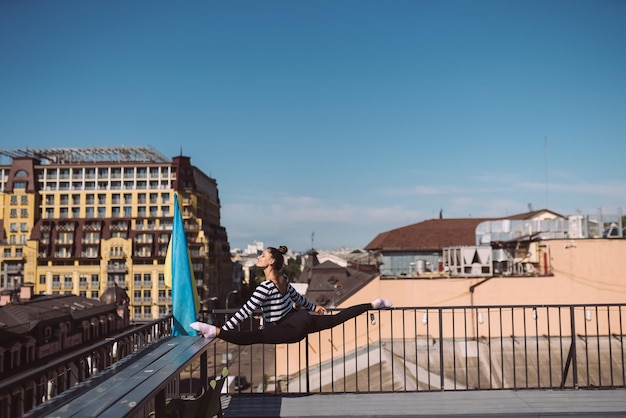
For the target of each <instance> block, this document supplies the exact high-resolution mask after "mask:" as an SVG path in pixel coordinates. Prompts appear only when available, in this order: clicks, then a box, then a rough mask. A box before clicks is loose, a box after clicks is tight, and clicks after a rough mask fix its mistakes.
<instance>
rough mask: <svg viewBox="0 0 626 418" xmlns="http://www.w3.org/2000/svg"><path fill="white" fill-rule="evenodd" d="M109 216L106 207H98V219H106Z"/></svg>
mask: <svg viewBox="0 0 626 418" xmlns="http://www.w3.org/2000/svg"><path fill="white" fill-rule="evenodd" d="M106 214H107V208H106V207H104V206H98V218H104V217H105V215H106Z"/></svg>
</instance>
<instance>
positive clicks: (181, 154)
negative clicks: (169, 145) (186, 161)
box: [180, 145, 183, 157]
mask: <svg viewBox="0 0 626 418" xmlns="http://www.w3.org/2000/svg"><path fill="white" fill-rule="evenodd" d="M180 156H181V157H182V156H183V146H182V145H181V146H180Z"/></svg>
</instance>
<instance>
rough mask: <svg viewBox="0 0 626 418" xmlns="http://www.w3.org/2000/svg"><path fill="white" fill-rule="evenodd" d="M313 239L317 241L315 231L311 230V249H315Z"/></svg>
mask: <svg viewBox="0 0 626 418" xmlns="http://www.w3.org/2000/svg"><path fill="white" fill-rule="evenodd" d="M313 241H315V231H313V232H311V249H312V250H314V249H315V247H314V246H313Z"/></svg>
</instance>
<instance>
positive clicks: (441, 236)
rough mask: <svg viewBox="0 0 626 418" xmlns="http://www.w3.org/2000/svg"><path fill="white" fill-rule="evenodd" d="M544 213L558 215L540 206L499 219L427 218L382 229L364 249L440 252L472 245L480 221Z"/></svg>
mask: <svg viewBox="0 0 626 418" xmlns="http://www.w3.org/2000/svg"><path fill="white" fill-rule="evenodd" d="M546 212H549V213H552V214H554V215H555V216H559V217H561V215H559V214H557V213H554V212H551V211H549V210H546V209H542V210H536V211H532V212H527V213H520V214H517V215H513V216H506V217H501V218H456V219H455V218H453V219H429V220H427V221H424V222H420V223H416V224H412V225H408V226H404V227H401V228H396V229H392V230H390V231H386V232H382V233H380V234H378V235H377V236H376V238H374V239H373V240H372V241H371V242H370V243H369V244H367V246H365V250H366V251H384V252H407V251H442V250H443V248H445V247H453V246H463V245H476V227H477V226H478V224H480V223H481V222H485V221H495V220H500V219H510V220H525V219H533V218H534V217H536V216H538V215H541V214H543V213H546Z"/></svg>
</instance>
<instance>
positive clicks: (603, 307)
mask: <svg viewBox="0 0 626 418" xmlns="http://www.w3.org/2000/svg"><path fill="white" fill-rule="evenodd" d="M235 311H236V310H235V309H230V310H214V311H212V313H211V321H213V322H215V323H216V324H217V325H220V323H223V321H224V320H225V319H226V318H227V317H228V316H229V315H230V314H232V313H234V312H235ZM331 313H332V310H331ZM205 320H208V318H205ZM259 325H260V321H259V320H258V319H252V320H248V321H247V322H245V323H244V326H246V327H249V328H251V329H252V328H257V327H258V326H259ZM625 326H626V304H581V305H541V306H532V305H511V306H454V307H402V308H391V309H384V310H370V311H368V312H367V313H366V314H363V315H360V316H358V317H356V318H354V319H352V320H349V321H347V322H345V323H344V324H342V325H339V326H337V327H335V328H332V329H330V330H325V331H322V332H319V333H314V334H309V336H308V337H307V338H306V339H305V340H303V341H301V342H299V343H294V344H278V345H272V344H255V345H251V346H238V345H233V344H229V343H226V342H224V341H222V340H219V339H217V340H215V342H214V343H212V344H211V345H210V346H209V347H208V349H207V351H203V353H198V354H197V356H198V358H199V357H200V355H203V356H206V357H207V363H206V364H207V366H206V367H207V371H206V375H207V376H209V379H211V377H212V376H217V375H219V374H220V373H221V371H222V368H223V367H224V366H227V367H228V369H229V373H230V380H229V382H228V384H227V385H226V391H227V392H229V393H230V394H233V395H235V396H236V394H237V393H262V394H265V395H278V394H283V393H346V392H349V393H353V392H359V393H379V392H418V391H443V390H446V391H450V390H455V391H469V390H499V389H579V388H625V387H626V347H625V346H624V335H625V330H624V327H625ZM169 335H171V316H168V317H166V318H163V319H161V320H158V321H155V322H152V323H150V324H147V325H145V326H143V327H141V328H137V329H134V330H132V331H129V332H127V333H125V334H122V335H120V336H117V337H115V338H112V339H109V340H107V341H103V342H102V343H100V344H97V345H94V346H91V347H89V348H88V349H87V350H85V351H84V352H82V353H80V354H78V353H77V354H71V355H67V356H65V357H63V358H61V359H59V360H56V361H54V362H50V363H49V364H48V365H47V366H43V367H41V368H40V369H37V370H34V371H32V372H28V373H23V374H21V375H19V376H14V377H12V378H10V379H6V380H5V381H2V382H1V384H0V395H1V396H0V411H2V413H0V416H1V417H5V416H6V417H9V416H11V417H13V416H20V415H21V413H23V412H24V411H28V410H29V409H30V408H32V407H34V406H35V405H37V404H38V403H40V402H44V401H46V400H48V399H50V398H51V397H52V396H55V395H57V394H60V393H62V392H63V391H64V390H67V389H68V388H71V387H72V385H74V384H76V383H78V382H80V381H81V380H84V379H85V378H88V377H90V376H93V375H94V373H90V370H91V368H92V367H93V364H94V361H95V363H96V364H97V365H98V367H97V368H96V369H99V370H102V368H103V367H106V366H108V365H110V364H111V362H112V361H113V360H112V355H111V353H112V352H113V351H112V350H113V346H112V344H113V343H117V357H116V358H117V360H120V359H123V357H124V356H128V355H129V354H132V353H133V352H135V351H136V350H137V349H139V348H141V347H143V346H145V345H147V344H149V343H150V342H153V341H156V340H158V339H160V338H163V337H166V336H169ZM145 349H150V348H149V347H145ZM131 361H132V360H131ZM196 366H197V365H196ZM96 369H94V371H95V370H96ZM197 374H198V370H197V367H196V369H195V370H194V369H193V368H190V370H189V372H184V373H182V374H180V375H178V376H171V377H170V379H175V380H176V385H175V391H176V393H172V394H171V395H172V396H180V395H184V394H194V393H195V391H196V389H197V387H194V385H197V383H198V382H197ZM50 382H54V383H53V384H52V387H51V384H50ZM9 398H10V399H9ZM7 402H8V403H7ZM4 411H9V412H10V413H9V414H8V415H7V414H5V413H4Z"/></svg>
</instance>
